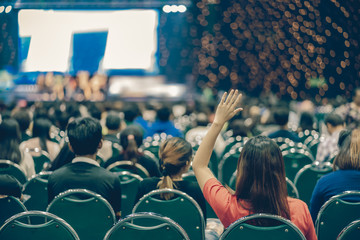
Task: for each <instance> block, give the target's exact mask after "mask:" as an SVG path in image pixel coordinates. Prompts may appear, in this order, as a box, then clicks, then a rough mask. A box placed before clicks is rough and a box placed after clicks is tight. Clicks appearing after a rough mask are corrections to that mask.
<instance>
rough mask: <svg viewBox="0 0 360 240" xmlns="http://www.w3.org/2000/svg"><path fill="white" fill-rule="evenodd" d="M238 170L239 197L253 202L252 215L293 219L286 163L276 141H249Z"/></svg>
mask: <svg viewBox="0 0 360 240" xmlns="http://www.w3.org/2000/svg"><path fill="white" fill-rule="evenodd" d="M237 170H238V173H237V179H236V191H235V195H236V197H237V199H243V200H245V201H248V202H249V203H250V205H251V209H249V210H250V211H251V212H253V213H269V214H276V215H280V216H283V217H285V218H288V219H289V218H290V214H289V207H288V203H287V187H286V180H285V167H284V161H283V158H282V154H281V151H280V149H279V147H278V145H277V144H276V143H275V142H274V141H273V140H271V139H270V138H268V137H265V136H256V137H253V138H251V139H250V140H249V141H247V143H246V144H245V145H244V148H243V149H242V151H241V154H240V157H239V160H238V166H237Z"/></svg>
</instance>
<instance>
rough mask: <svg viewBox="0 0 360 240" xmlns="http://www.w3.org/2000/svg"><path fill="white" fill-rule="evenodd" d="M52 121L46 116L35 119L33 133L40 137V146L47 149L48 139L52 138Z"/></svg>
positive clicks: (34, 135)
mask: <svg viewBox="0 0 360 240" xmlns="http://www.w3.org/2000/svg"><path fill="white" fill-rule="evenodd" d="M50 128H51V122H50V120H48V119H46V118H38V119H35V121H34V126H33V131H32V135H33V137H38V138H39V139H40V147H41V149H42V150H44V151H47V146H46V140H50Z"/></svg>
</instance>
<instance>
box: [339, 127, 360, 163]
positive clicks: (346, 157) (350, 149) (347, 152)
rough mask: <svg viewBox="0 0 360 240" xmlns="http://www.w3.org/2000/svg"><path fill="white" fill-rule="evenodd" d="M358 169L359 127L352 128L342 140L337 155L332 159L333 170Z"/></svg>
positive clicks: (359, 160)
mask: <svg viewBox="0 0 360 240" xmlns="http://www.w3.org/2000/svg"><path fill="white" fill-rule="evenodd" d="M336 168H339V169H341V170H360V129H355V130H353V131H352V132H351V133H350V135H349V136H348V137H346V138H345V140H343V142H342V145H341V147H340V150H339V153H338V155H337V156H336V157H335V159H334V170H335V169H336Z"/></svg>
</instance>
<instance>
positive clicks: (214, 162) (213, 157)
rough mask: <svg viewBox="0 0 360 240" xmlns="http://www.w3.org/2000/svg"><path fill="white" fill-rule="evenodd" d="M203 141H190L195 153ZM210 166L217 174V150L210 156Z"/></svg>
mask: <svg viewBox="0 0 360 240" xmlns="http://www.w3.org/2000/svg"><path fill="white" fill-rule="evenodd" d="M201 141H202V140H201ZM201 141H198V142H190V144H191V146H192V148H193V151H194V154H195V153H196V152H197V150H198V149H199V146H200V143H201ZM209 168H210V170H211V171H212V172H213V174H214V175H215V176H217V175H218V157H217V155H216V152H215V150H213V151H212V152H211V156H210V161H209Z"/></svg>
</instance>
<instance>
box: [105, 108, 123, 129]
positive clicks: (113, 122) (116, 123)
mask: <svg viewBox="0 0 360 240" xmlns="http://www.w3.org/2000/svg"><path fill="white" fill-rule="evenodd" d="M120 123H121V118H120V116H119V114H118V113H115V112H110V113H109V114H108V115H107V116H106V121H105V126H106V127H107V128H108V129H109V130H118V129H119V128H120Z"/></svg>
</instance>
